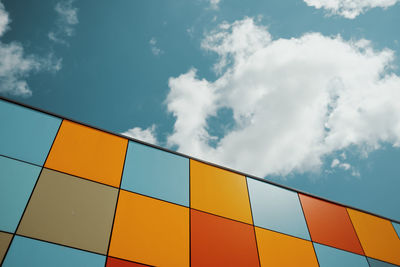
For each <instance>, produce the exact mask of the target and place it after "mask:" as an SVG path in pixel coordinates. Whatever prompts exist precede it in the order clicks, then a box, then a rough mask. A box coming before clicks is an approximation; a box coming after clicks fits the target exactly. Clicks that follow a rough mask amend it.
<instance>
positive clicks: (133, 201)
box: [109, 190, 189, 266]
mask: <svg viewBox="0 0 400 267" xmlns="http://www.w3.org/2000/svg"><path fill="white" fill-rule="evenodd" d="M109 255H110V256H113V257H117V258H122V259H126V260H131V261H136V262H141V263H145V264H149V265H154V266H189V209H188V208H185V207H182V206H178V205H174V204H170V203H167V202H164V201H160V200H156V199H152V198H149V197H145V196H141V195H138V194H135V193H131V192H127V191H124V190H121V192H120V195H119V200H118V206H117V213H116V216H115V223H114V228H113V233H112V237H111V244H110V251H109Z"/></svg>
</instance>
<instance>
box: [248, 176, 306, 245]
mask: <svg viewBox="0 0 400 267" xmlns="http://www.w3.org/2000/svg"><path fill="white" fill-rule="evenodd" d="M247 184H248V187H249V195H250V202H251V209H252V212H253V219H254V225H256V226H259V227H262V228H266V229H270V230H273V231H277V232H281V233H284V234H288V235H292V236H296V237H300V238H303V239H307V240H310V235H309V233H308V229H307V224H306V220H305V219H304V214H303V210H302V208H301V204H300V200H299V197H298V195H297V193H295V192H292V191H289V190H286V189H283V188H280V187H277V186H274V185H271V184H268V183H263V182H260V181H257V180H255V179H251V178H247Z"/></svg>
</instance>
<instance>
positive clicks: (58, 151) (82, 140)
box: [45, 120, 128, 187]
mask: <svg viewBox="0 0 400 267" xmlns="http://www.w3.org/2000/svg"><path fill="white" fill-rule="evenodd" d="M127 145H128V140H127V139H124V138H122V137H118V136H115V135H112V134H109V133H105V132H102V131H99V130H96V129H93V128H89V127H86V126H83V125H80V124H77V123H74V122H70V121H67V120H64V121H63V122H62V124H61V127H60V130H59V132H58V135H57V137H56V139H55V141H54V144H53V147H52V149H51V151H50V154H49V157H48V158H47V161H46V164H45V167H47V168H51V169H54V170H58V171H62V172H65V173H68V174H72V175H76V176H80V177H83V178H87V179H90V180H93V181H96V182H100V183H104V184H108V185H112V186H115V187H118V186H119V184H120V181H121V175H122V168H123V164H124V158H125V152H126V146H127Z"/></svg>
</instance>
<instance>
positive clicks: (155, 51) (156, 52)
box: [149, 37, 164, 56]
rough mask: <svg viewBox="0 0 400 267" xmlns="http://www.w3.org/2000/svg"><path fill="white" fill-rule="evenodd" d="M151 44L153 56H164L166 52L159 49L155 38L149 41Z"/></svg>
mask: <svg viewBox="0 0 400 267" xmlns="http://www.w3.org/2000/svg"><path fill="white" fill-rule="evenodd" d="M149 44H150V49H151V52H152V53H153V55H155V56H158V55H160V54H163V53H164V51H162V50H161V49H160V48H159V47H157V39H156V38H155V37H152V38H151V39H150V41H149Z"/></svg>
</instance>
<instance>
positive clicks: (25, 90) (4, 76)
mask: <svg viewBox="0 0 400 267" xmlns="http://www.w3.org/2000/svg"><path fill="white" fill-rule="evenodd" d="M9 23H10V18H9V15H8V12H7V11H6V10H5V7H4V5H3V3H1V2H0V59H1V60H0V93H5V94H11V95H17V96H23V97H29V96H31V95H32V90H31V89H30V88H29V85H28V83H27V81H26V80H27V78H28V77H29V76H30V75H31V74H32V73H35V72H39V71H50V72H56V71H59V70H60V69H61V59H58V58H56V57H55V56H54V55H53V54H52V53H49V54H48V55H47V56H45V57H40V56H37V55H26V53H25V52H24V48H23V46H22V45H21V44H20V43H18V42H11V43H3V42H2V40H1V37H2V36H3V35H4V33H5V32H6V31H7V30H9V29H10V27H9Z"/></svg>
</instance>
